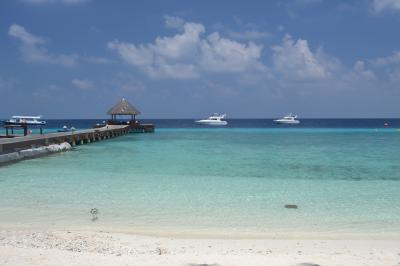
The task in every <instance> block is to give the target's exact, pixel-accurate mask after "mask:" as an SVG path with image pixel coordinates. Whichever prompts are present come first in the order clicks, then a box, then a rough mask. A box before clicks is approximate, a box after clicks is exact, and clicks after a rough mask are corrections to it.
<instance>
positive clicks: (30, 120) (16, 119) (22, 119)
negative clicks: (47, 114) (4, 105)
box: [3, 115, 46, 126]
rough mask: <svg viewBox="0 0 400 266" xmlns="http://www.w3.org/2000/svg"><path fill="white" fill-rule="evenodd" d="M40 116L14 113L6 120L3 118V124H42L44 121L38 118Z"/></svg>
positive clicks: (44, 123)
mask: <svg viewBox="0 0 400 266" xmlns="http://www.w3.org/2000/svg"><path fill="white" fill-rule="evenodd" d="M41 118H42V116H22V115H14V116H12V117H11V118H10V119H8V120H4V121H3V123H4V124H5V125H17V126H18V125H31V126H44V125H46V121H44V120H39V119H41Z"/></svg>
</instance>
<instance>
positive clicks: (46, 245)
mask: <svg viewBox="0 0 400 266" xmlns="http://www.w3.org/2000/svg"><path fill="white" fill-rule="evenodd" d="M399 261H400V240H326V239H319V240H309V239H302V240H274V239H263V240H261V239H240V240H234V239H199V238H171V237H153V236H142V235H132V234H123V233H106V232H89V231H82V232H76V231H37V230H36V231H35V230H26V231H13V230H0V264H1V265H111V264H112V265H126V264H129V265H131V264H133V265H186V266H192V265H196V266H199V265H209V266H211V265H219V266H222V265H232V266H234V265H238V266H239V265H277V266H279V265H282V266H283V265H288V266H292V265H298V266H300V265H301V266H312V265H313V266H316V265H324V266H326V265H332V266H333V265H352V266H354V265H371V266H372V265H374V266H377V265H398V264H397V263H399Z"/></svg>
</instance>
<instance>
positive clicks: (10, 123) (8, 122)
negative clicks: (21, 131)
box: [3, 121, 46, 126]
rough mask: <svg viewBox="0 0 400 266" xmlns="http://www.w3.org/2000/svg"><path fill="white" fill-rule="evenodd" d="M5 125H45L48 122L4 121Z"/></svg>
mask: <svg viewBox="0 0 400 266" xmlns="http://www.w3.org/2000/svg"><path fill="white" fill-rule="evenodd" d="M3 123H4V125H10V126H25V125H27V126H45V125H46V122H42V123H30V122H27V123H20V122H10V121H3Z"/></svg>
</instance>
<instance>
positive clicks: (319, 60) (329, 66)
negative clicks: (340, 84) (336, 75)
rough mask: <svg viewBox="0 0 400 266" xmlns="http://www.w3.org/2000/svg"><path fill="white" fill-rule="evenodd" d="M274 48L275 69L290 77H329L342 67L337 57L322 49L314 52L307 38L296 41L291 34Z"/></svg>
mask: <svg viewBox="0 0 400 266" xmlns="http://www.w3.org/2000/svg"><path fill="white" fill-rule="evenodd" d="M272 50H273V55H272V59H273V66H274V70H275V71H276V72H277V73H279V74H280V75H282V76H284V77H286V78H288V79H321V78H327V77H330V76H331V74H332V71H334V70H336V69H338V68H340V63H339V61H338V60H337V59H335V58H333V57H329V56H328V55H326V54H324V53H323V51H322V50H321V49H320V50H318V51H317V52H315V53H314V52H312V51H311V49H310V47H309V46H308V42H307V40H303V39H298V40H297V41H294V40H293V39H292V37H291V36H289V35H287V36H285V37H284V38H283V40H282V44H280V45H276V46H273V47H272Z"/></svg>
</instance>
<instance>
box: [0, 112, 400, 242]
mask: <svg viewBox="0 0 400 266" xmlns="http://www.w3.org/2000/svg"><path fill="white" fill-rule="evenodd" d="M385 121H388V120H379V119H375V120H307V121H304V122H303V123H302V125H301V126H294V127H288V126H280V127H279V126H275V125H273V124H272V123H271V122H270V121H265V120H241V121H239V120H235V121H230V122H231V123H230V126H229V127H222V128H212V127H201V126H193V121H192V120H157V121H155V122H156V125H157V126H158V127H157V130H156V132H155V133H154V134H130V135H127V136H123V137H119V138H114V139H110V140H106V141H102V142H96V143H92V144H89V145H82V146H77V147H76V148H74V149H73V150H72V151H68V152H64V153H60V154H55V155H51V156H48V157H42V158H36V159H32V160H25V161H21V162H18V163H16V164H10V165H6V166H2V167H0V228H37V229H61V230H65V229H67V230H105V231H117V232H129V233H143V234H151V235H178V236H196V237H197V236H207V237H268V238H269V237H276V238H340V239H346V238H395V239H400V205H399V202H400V149H399V147H400V131H398V130H397V129H396V127H397V125H399V124H400V123H399V122H400V121H399V120H390V125H391V127H390V128H383V123H384V122H385ZM93 122H94V121H92V120H82V121H78V120H74V121H72V122H71V123H74V124H75V125H78V126H75V125H74V126H75V127H77V128H85V127H90V125H91V124H93ZM52 123H54V125H53V129H50V130H54V128H56V127H58V124H60V126H59V127H61V126H62V125H63V124H64V123H65V121H53V122H52ZM56 124H57V125H56ZM399 127H400V125H399ZM285 204H296V205H298V209H287V208H285V207H284V206H285ZM92 208H97V209H98V210H99V214H98V219H97V220H94V221H93V220H92V215H91V214H90V210H91V209H92Z"/></svg>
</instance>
